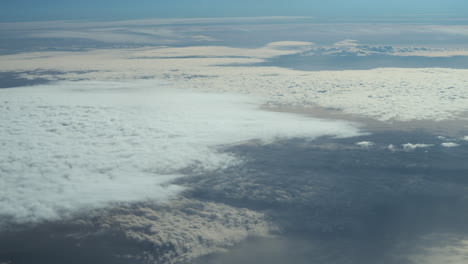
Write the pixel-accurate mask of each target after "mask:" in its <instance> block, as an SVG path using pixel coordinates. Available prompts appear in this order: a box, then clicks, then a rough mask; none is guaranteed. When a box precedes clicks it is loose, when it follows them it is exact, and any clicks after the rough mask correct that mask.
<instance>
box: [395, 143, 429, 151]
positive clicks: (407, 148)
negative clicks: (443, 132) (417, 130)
mask: <svg viewBox="0 0 468 264" xmlns="http://www.w3.org/2000/svg"><path fill="white" fill-rule="evenodd" d="M402 146H403V150H405V151H412V150H415V149H418V148H428V147H432V146H433V145H431V144H420V143H418V144H412V143H406V144H403V145H402Z"/></svg>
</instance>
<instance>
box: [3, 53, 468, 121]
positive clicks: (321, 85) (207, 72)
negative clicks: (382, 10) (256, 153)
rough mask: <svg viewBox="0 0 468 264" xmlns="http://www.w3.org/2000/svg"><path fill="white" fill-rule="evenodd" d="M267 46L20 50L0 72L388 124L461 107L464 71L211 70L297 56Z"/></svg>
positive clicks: (467, 101) (467, 94) (446, 114)
mask: <svg viewBox="0 0 468 264" xmlns="http://www.w3.org/2000/svg"><path fill="white" fill-rule="evenodd" d="M272 46H275V45H272V44H270V45H266V46H264V47H260V48H250V49H247V48H230V47H223V46H219V47H214V46H211V47H206V46H205V47H180V48H177V47H176V48H167V47H166V48H142V49H109V50H91V51H87V52H36V53H22V54H15V55H6V56H0V71H35V70H37V69H43V70H45V72H44V73H43V74H38V75H36V74H35V73H34V74H32V75H29V76H22V77H30V78H44V79H53V78H54V76H50V75H47V70H52V71H65V72H67V73H66V74H64V75H60V76H59V77H60V78H66V79H68V80H77V79H88V80H119V79H139V78H156V79H167V80H170V81H173V82H176V83H177V85H179V86H181V87H189V88H193V89H198V90H209V91H226V92H236V93H247V94H256V95H259V96H262V97H265V98H268V100H270V101H271V102H273V103H275V104H281V105H293V106H302V105H306V106H308V105H310V104H316V105H318V106H321V107H332V108H338V109H341V110H342V111H343V112H345V113H348V114H357V115H363V116H367V117H371V118H375V119H378V120H381V121H390V122H391V121H411V120H436V121H441V120H450V119H452V120H454V119H459V118H460V117H463V113H464V112H466V111H467V110H468V90H467V89H466V88H465V87H466V82H467V81H468V70H465V69H463V70H458V69H398V68H389V69H374V70H363V71H352V70H347V71H320V72H305V71H295V70H289V69H284V68H278V67H249V66H236V67H220V66H219V65H229V64H244V65H245V64H247V63H255V62H262V61H264V60H265V59H266V58H271V57H274V56H279V55H286V54H294V53H297V50H294V49H290V50H284V49H275V48H272ZM280 46H281V45H280ZM300 47H302V46H300ZM190 56H199V57H204V56H212V57H211V58H199V57H197V58H189V57H190ZM213 56H214V57H213ZM174 57H181V58H174ZM77 71H86V73H83V74H77V73H76V72H77ZM26 75H27V74H26ZM191 76H202V77H203V78H191ZM55 78H56V77H55ZM324 91H325V92H324Z"/></svg>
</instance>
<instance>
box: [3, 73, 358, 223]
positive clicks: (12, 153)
mask: <svg viewBox="0 0 468 264" xmlns="http://www.w3.org/2000/svg"><path fill="white" fill-rule="evenodd" d="M167 85H168V84H166V83H162V82H158V81H139V82H138V81H134V82H75V83H73V82H68V83H67V82H65V83H57V84H52V85H42V86H34V87H30V88H27V87H23V88H15V89H7V90H1V91H0V111H1V112H2V113H3V115H2V120H1V122H2V125H1V126H0V145H1V146H2V152H1V153H0V171H1V175H2V177H1V178H0V185H1V186H2V188H3V190H4V191H3V192H2V193H1V194H0V215H1V216H2V218H3V219H7V220H11V221H15V222H23V223H24V222H31V221H40V220H46V219H59V218H62V217H66V216H68V215H72V214H73V213H74V212H77V211H79V210H82V209H88V208H98V207H104V206H107V205H109V204H111V203H121V202H123V203H125V202H131V201H142V200H154V201H166V200H168V199H170V198H171V197H174V195H176V194H177V193H179V192H180V191H181V190H182V188H181V187H180V186H176V185H173V184H170V182H171V181H172V180H173V179H175V178H177V177H180V176H182V174H183V172H201V171H204V172H205V171H216V170H222V169H225V168H228V167H230V166H233V165H237V164H239V163H241V162H242V159H241V158H239V157H237V156H235V155H232V154H228V153H224V152H223V151H222V146H223V145H225V144H232V143H236V142H242V141H246V140H251V139H258V140H261V141H263V142H271V141H274V140H276V139H278V138H292V137H306V138H315V137H318V136H322V135H332V136H339V137H349V136H355V135H359V134H360V133H359V129H358V128H356V127H355V126H354V125H353V124H350V123H346V122H333V121H325V120H318V119H310V118H306V117H301V116H296V115H291V114H285V113H273V112H268V111H264V110H259V109H258V106H259V105H260V104H262V103H263V100H261V99H259V98H255V97H245V96H240V95H239V96H238V95H228V94H224V95H218V94H209V93H197V92H191V91H185V90H179V89H175V88H174V87H172V86H170V88H169V87H167ZM220 147H221V148H220Z"/></svg>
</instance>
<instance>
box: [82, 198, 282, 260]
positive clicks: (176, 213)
mask: <svg viewBox="0 0 468 264" xmlns="http://www.w3.org/2000/svg"><path fill="white" fill-rule="evenodd" d="M82 221H84V223H86V224H87V225H94V226H95V227H97V229H98V230H101V231H102V230H109V231H111V232H113V233H115V232H118V233H121V234H122V235H123V236H124V237H126V238H127V239H128V240H130V241H132V242H134V243H136V244H137V245H138V244H140V243H141V244H143V245H148V244H150V245H151V246H152V250H151V251H147V252H145V251H143V252H136V254H135V255H134V256H132V258H134V259H139V260H140V261H141V262H142V263H189V262H191V261H193V259H195V258H197V257H200V256H204V255H208V254H212V253H216V252H222V251H225V250H226V248H228V247H232V246H234V245H236V244H238V243H239V242H241V241H243V240H245V239H246V238H248V237H251V236H255V237H258V236H267V235H268V234H270V232H272V231H277V227H275V225H273V224H271V223H270V222H269V219H268V217H267V216H266V215H265V214H264V213H261V212H255V211H252V210H249V209H245V208H236V207H232V206H229V205H226V204H222V203H213V202H200V201H197V200H190V199H181V200H179V201H175V202H172V203H171V204H170V205H164V206H155V205H154V204H143V205H137V206H131V207H121V208H118V209H116V210H104V211H103V212H100V215H99V216H98V217H97V218H96V219H93V220H91V219H86V218H85V219H83V220H82ZM143 248H144V247H143Z"/></svg>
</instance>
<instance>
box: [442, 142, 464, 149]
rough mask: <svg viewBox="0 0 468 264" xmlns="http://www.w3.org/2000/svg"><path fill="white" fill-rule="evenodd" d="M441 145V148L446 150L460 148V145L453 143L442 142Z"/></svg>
mask: <svg viewBox="0 0 468 264" xmlns="http://www.w3.org/2000/svg"><path fill="white" fill-rule="evenodd" d="M441 145H442V147H446V148H453V147H458V146H460V144H457V143H455V142H444V143H442V144H441Z"/></svg>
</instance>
